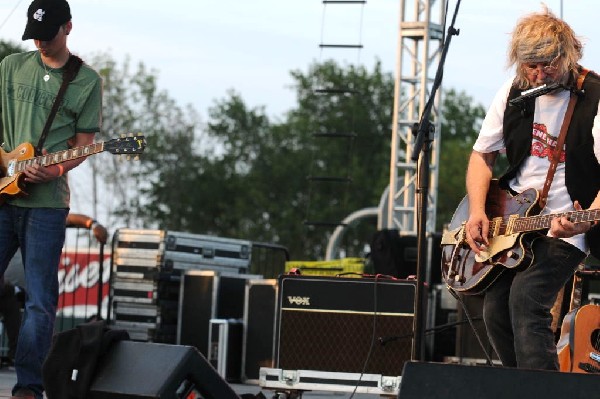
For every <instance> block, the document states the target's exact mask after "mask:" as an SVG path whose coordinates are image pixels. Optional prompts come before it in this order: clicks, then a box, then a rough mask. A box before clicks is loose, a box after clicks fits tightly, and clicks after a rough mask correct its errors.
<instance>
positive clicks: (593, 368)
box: [579, 363, 600, 373]
mask: <svg viewBox="0 0 600 399" xmlns="http://www.w3.org/2000/svg"><path fill="white" fill-rule="evenodd" d="M579 368H580V369H582V370H583V371H585V372H587V373H600V367H596V366H594V365H591V364H589V363H579Z"/></svg>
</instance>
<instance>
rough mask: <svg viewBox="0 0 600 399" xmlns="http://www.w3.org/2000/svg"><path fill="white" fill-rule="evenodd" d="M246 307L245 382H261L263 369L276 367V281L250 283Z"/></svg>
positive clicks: (265, 280) (243, 376) (243, 374)
mask: <svg viewBox="0 0 600 399" xmlns="http://www.w3.org/2000/svg"><path fill="white" fill-rule="evenodd" d="M245 305H246V306H245V309H244V337H243V348H242V350H243V353H242V381H255V382H258V380H259V371H260V368H261V367H269V368H273V366H274V365H275V359H274V351H275V348H274V342H275V318H276V313H277V311H276V308H277V280H276V279H261V280H248V281H247V283H246V304H245Z"/></svg>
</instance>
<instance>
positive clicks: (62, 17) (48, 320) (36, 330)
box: [0, 0, 102, 399]
mask: <svg viewBox="0 0 600 399" xmlns="http://www.w3.org/2000/svg"><path fill="white" fill-rule="evenodd" d="M72 28H73V24H72V21H71V11H70V7H69V4H68V3H67V1H66V0H34V1H33V2H32V3H31V4H30V6H29V9H28V11H27V26H26V28H25V32H24V34H23V40H28V39H33V41H34V44H35V46H36V47H37V49H38V50H37V51H31V52H25V53H20V54H13V55H10V56H8V57H6V58H5V59H4V60H2V62H1V63H0V122H1V123H0V132H1V133H2V139H3V141H4V146H3V150H4V151H5V152H7V153H10V152H12V151H14V150H15V149H16V148H17V147H19V145H21V144H23V143H30V144H31V145H32V146H34V147H35V146H37V145H38V142H39V140H40V136H41V134H42V131H43V129H44V125H45V124H46V120H47V118H48V115H49V113H50V109H51V108H52V105H53V103H54V99H55V97H56V95H57V93H58V91H59V88H60V86H61V83H62V81H63V70H64V69H65V68H64V67H65V65H66V64H67V61H69V59H70V58H71V57H72V55H71V52H70V51H69V49H68V47H67V36H68V35H69V34H70V33H71V30H72ZM101 113H102V81H101V78H100V76H99V75H98V74H97V73H96V72H95V71H94V70H93V69H91V68H90V67H88V66H87V65H85V64H83V65H82V66H81V69H80V70H79V72H78V73H77V75H76V77H75V78H74V80H73V81H72V82H71V83H70V84H69V86H68V88H67V91H66V93H65V95H64V98H63V99H62V102H61V104H60V107H59V108H58V112H57V114H56V116H55V118H54V120H53V122H52V125H51V127H50V129H49V132H48V135H47V137H46V139H45V141H44V144H43V148H44V150H43V152H44V153H46V152H47V153H55V152H59V151H62V150H66V149H68V148H69V147H80V146H85V145H88V144H91V143H93V140H94V134H95V133H96V132H99V131H100V128H101V122H102V117H101ZM84 159H85V158H78V159H71V160H66V161H64V162H61V163H59V164H52V165H49V166H42V165H39V164H37V163H31V164H30V165H29V166H27V167H26V168H25V169H24V170H23V171H22V172H21V173H22V175H21V176H22V178H23V179H22V180H23V182H24V183H25V191H26V193H27V195H23V196H21V195H9V196H3V197H4V200H5V201H4V202H3V203H2V204H1V205H0V274H4V271H5V270H6V267H7V265H8V263H9V261H10V259H11V258H12V256H13V255H14V253H15V252H16V251H17V249H18V248H20V249H21V254H22V258H23V266H24V273H25V290H26V292H27V299H26V303H25V310H24V315H23V323H22V325H21V329H20V333H19V339H18V346H17V351H16V356H15V369H16V373H17V383H16V385H15V387H14V388H13V395H14V396H13V398H36V399H41V398H42V395H43V390H44V388H43V384H42V371H41V370H42V364H43V362H44V359H45V357H46V355H47V353H48V350H49V348H50V344H51V340H52V333H53V330H54V320H55V317H56V306H57V301H58V278H57V273H58V264H59V259H60V254H61V251H62V247H63V244H64V238H65V221H66V217H67V214H68V212H69V185H68V180H67V172H68V171H69V170H71V169H73V168H75V167H76V166H77V165H79V164H80V163H81V162H83V160H84ZM3 166H6V165H3ZM1 180H2V179H0V190H2V191H0V192H1V193H3V194H6V191H4V190H5V189H6V187H5V184H3V183H2V182H1ZM9 194H11V193H10V192H9Z"/></svg>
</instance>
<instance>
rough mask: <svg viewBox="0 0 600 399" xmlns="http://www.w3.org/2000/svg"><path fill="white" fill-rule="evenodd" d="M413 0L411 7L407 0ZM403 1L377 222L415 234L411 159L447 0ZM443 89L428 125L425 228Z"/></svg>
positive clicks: (431, 218) (433, 190)
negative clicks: (386, 179)
mask: <svg viewBox="0 0 600 399" xmlns="http://www.w3.org/2000/svg"><path fill="white" fill-rule="evenodd" d="M408 3H412V7H411V5H410V4H408ZM435 3H436V0H412V1H411V0H401V1H400V22H399V37H398V50H397V60H396V85H395V92H394V111H393V123H392V145H391V160H390V184H389V186H388V188H387V189H386V191H385V192H384V194H383V196H382V200H381V202H380V208H379V211H380V214H379V221H378V225H379V226H378V227H379V228H382V229H398V230H399V231H400V234H401V235H416V234H417V226H418V224H417V216H418V215H417V209H416V189H417V178H418V176H417V170H418V169H417V167H418V164H417V162H415V161H413V160H412V159H411V156H412V153H413V147H414V144H415V142H414V140H415V136H414V134H413V127H414V126H415V125H416V124H418V123H419V120H420V117H421V114H422V112H423V109H424V107H425V104H426V103H427V100H428V98H429V93H430V89H431V84H432V83H433V79H434V77H435V72H436V67H437V65H438V63H439V59H440V55H441V51H442V48H443V38H444V32H443V29H444V18H445V10H446V3H447V1H446V0H439V1H437V3H439V4H438V5H439V9H438V10H437V12H436V10H435V9H434V5H435ZM440 104H441V90H438V91H437V92H436V98H435V99H434V109H433V112H432V115H431V117H432V121H431V123H432V125H433V126H434V127H435V135H434V140H433V143H432V147H431V163H430V165H431V172H430V177H429V179H430V191H429V193H428V202H427V203H428V206H427V211H428V212H427V233H433V232H434V231H435V220H436V217H435V214H436V205H437V187H438V179H437V176H438V168H437V165H438V161H439V147H440V127H441V118H440Z"/></svg>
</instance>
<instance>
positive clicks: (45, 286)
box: [0, 204, 69, 398]
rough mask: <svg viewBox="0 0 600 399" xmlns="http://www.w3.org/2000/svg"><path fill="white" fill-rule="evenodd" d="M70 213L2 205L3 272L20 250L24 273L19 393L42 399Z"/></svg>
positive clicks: (0, 264) (17, 362) (0, 245)
mask: <svg viewBox="0 0 600 399" xmlns="http://www.w3.org/2000/svg"><path fill="white" fill-rule="evenodd" d="M68 212H69V210H68V209H51V208H21V207H16V206H12V205H8V204H4V205H1V206H0V271H1V272H2V274H4V271H5V270H6V268H7V266H8V263H9V261H10V260H11V259H12V257H13V256H14V254H15V252H16V251H17V249H18V248H19V247H20V248H21V255H22V257H23V266H24V272H25V291H26V293H27V295H26V300H25V311H24V313H23V322H22V324H21V329H20V332H19V340H18V344H17V352H16V355H15V369H16V373H17V383H16V385H15V387H14V388H13V393H14V392H16V390H17V389H19V388H28V389H30V390H32V391H33V392H35V394H36V398H42V392H43V390H44V388H43V385H42V364H43V362H44V360H45V358H46V355H47V354H48V350H49V349H50V344H51V342H52V334H53V331H54V320H55V319H56V307H57V303H58V264H59V261H60V256H61V252H62V247H63V245H64V242H65V223H66V218H67V214H68Z"/></svg>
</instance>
